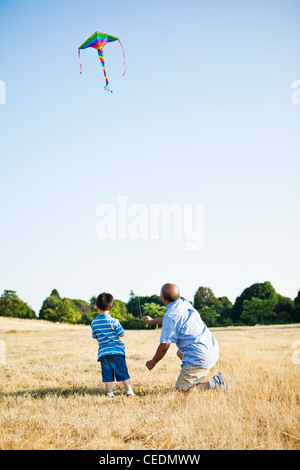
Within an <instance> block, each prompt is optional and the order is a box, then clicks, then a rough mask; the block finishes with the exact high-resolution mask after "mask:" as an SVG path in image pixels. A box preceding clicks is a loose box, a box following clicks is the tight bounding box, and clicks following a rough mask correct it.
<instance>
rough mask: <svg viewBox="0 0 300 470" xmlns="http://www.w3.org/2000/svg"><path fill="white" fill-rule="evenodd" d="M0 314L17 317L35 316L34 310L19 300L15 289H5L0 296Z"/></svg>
mask: <svg viewBox="0 0 300 470" xmlns="http://www.w3.org/2000/svg"><path fill="white" fill-rule="evenodd" d="M0 316H4V317H17V318H37V316H36V314H35V312H34V310H32V308H30V307H29V306H28V305H27V303H26V302H24V301H23V300H21V299H20V298H19V297H18V296H17V293H16V291H14V290H5V291H4V293H3V294H2V295H1V297H0Z"/></svg>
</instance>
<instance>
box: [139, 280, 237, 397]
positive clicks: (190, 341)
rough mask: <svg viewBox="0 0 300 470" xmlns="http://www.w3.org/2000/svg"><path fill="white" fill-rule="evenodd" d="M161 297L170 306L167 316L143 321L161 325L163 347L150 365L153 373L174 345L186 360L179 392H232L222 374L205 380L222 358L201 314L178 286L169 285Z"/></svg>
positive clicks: (178, 383) (149, 367)
mask: <svg viewBox="0 0 300 470" xmlns="http://www.w3.org/2000/svg"><path fill="white" fill-rule="evenodd" d="M160 298H161V300H162V302H163V304H164V305H166V313H165V315H164V317H161V318H154V319H152V318H151V317H149V316H146V317H143V318H142V320H143V321H144V322H146V323H148V324H161V325H162V329H161V336H160V345H159V346H158V348H157V351H156V353H155V355H154V356H153V358H152V359H151V360H150V361H147V362H146V366H147V368H148V369H149V370H151V369H153V367H155V365H156V364H157V363H158V362H159V361H160V360H161V359H162V358H163V357H164V356H165V354H166V352H167V350H168V349H169V347H170V344H171V343H175V344H176V346H177V347H178V351H177V356H178V357H179V358H180V359H181V360H182V365H181V372H180V374H179V376H178V379H177V382H176V385H175V389H176V390H181V391H184V392H191V391H195V390H207V389H222V390H224V391H227V390H228V386H227V383H226V381H225V379H224V376H223V374H222V373H221V372H218V373H217V374H216V375H215V376H214V377H213V378H212V379H211V380H209V381H205V378H206V376H207V375H208V372H209V370H210V369H211V368H212V367H213V366H214V365H215V364H216V362H217V360H218V359H219V345H218V342H217V340H216V339H215V338H214V337H213V335H212V333H211V332H210V330H209V329H208V328H207V326H206V324H205V323H204V322H203V320H202V319H201V317H200V315H199V313H198V312H197V310H195V308H194V307H193V306H192V305H191V304H190V303H189V302H187V301H186V300H183V299H181V298H180V293H179V289H178V287H177V286H176V285H175V284H165V285H163V286H162V288H161V293H160Z"/></svg>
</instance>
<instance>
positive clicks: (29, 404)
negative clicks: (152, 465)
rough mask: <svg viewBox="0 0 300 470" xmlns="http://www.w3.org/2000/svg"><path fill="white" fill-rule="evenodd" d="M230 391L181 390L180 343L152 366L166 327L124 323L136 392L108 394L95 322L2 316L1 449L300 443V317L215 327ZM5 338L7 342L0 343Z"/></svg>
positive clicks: (285, 446) (221, 365) (117, 389)
mask: <svg viewBox="0 0 300 470" xmlns="http://www.w3.org/2000/svg"><path fill="white" fill-rule="evenodd" d="M212 331H213V333H214V335H215V337H216V338H217V340H218V341H219V344H220V360H219V362H218V364H217V365H216V366H215V368H214V369H213V370H211V373H210V375H209V377H208V378H211V377H212V376H213V374H214V373H216V372H217V371H218V370H221V371H222V372H223V373H224V375H225V377H226V379H227V381H228V385H229V393H224V392H221V391H213V390H208V391H205V392H199V393H196V394H190V395H182V394H179V393H176V392H174V384H175V381H176V378H177V375H178V373H179V370H180V361H179V359H178V358H177V356H176V347H175V345H171V347H170V349H169V351H168V352H167V355H166V356H165V358H164V359H163V360H162V361H161V362H160V363H159V364H157V366H156V367H155V368H154V369H153V370H152V371H151V372H150V371H148V369H146V367H145V362H146V360H148V359H151V358H152V356H153V354H154V352H155V350H156V348H157V345H158V342H159V335H160V331H159V330H149V331H147V330H140V331H138V330H136V331H126V332H125V337H124V338H123V339H124V342H125V346H126V354H127V364H128V369H129V373H130V375H131V381H132V385H133V388H134V391H135V393H136V396H135V397H132V398H127V397H126V395H125V393H124V389H123V386H122V384H116V386H115V394H116V398H115V399H109V398H108V397H107V396H106V394H105V392H104V388H103V384H102V382H101V373H100V366H99V363H97V342H96V341H95V340H93V339H92V338H91V329H90V327H89V326H81V325H76V326H71V325H66V324H53V323H49V322H46V321H42V320H19V319H13V318H11V319H10V318H3V317H0V340H1V341H3V342H4V343H5V346H6V348H5V351H6V353H5V361H3V362H5V363H4V364H2V365H0V373H1V385H0V449H8V450H9V449H87V450H88V449H98V450H101V449H105V450H112V449H120V450H121V449H122V450H123V449H126V450H132V449H134V450H140V449H141V450H148V449H154V450H166V449H168V450H175V449H178V450H204V449H264V450H267V449H278V450H281V449H284V450H285V449H286V450H291V449H294V450H295V449H300V408H299V402H300V364H295V363H294V362H295V361H292V354H293V349H292V344H293V342H294V341H296V340H300V328H299V325H294V327H291V326H289V327H288V328H285V327H282V328H275V327H273V328H272V327H262V328H255V327H252V328H251V327H249V328H247V327H244V328H232V327H231V328H223V329H212ZM1 345H2V346H3V343H1Z"/></svg>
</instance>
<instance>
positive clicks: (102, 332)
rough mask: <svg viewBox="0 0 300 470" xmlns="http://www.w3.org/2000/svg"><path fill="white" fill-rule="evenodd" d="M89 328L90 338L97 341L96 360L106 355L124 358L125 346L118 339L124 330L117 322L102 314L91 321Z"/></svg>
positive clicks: (107, 314)
mask: <svg viewBox="0 0 300 470" xmlns="http://www.w3.org/2000/svg"><path fill="white" fill-rule="evenodd" d="M91 327H92V337H93V338H95V339H97V340H98V345H99V348H98V360H99V359H100V357H102V356H107V355H108V354H121V355H123V356H125V345H124V343H123V341H121V340H120V338H119V336H120V335H122V334H123V333H124V328H123V327H122V326H121V324H120V322H119V320H117V319H116V318H113V317H112V316H111V315H109V313H102V314H99V315H98V316H97V317H96V318H95V319H94V320H93V321H92V324H91Z"/></svg>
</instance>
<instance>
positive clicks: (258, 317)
mask: <svg viewBox="0 0 300 470" xmlns="http://www.w3.org/2000/svg"><path fill="white" fill-rule="evenodd" d="M275 305H276V298H273V299H259V298H257V297H252V299H251V300H247V299H245V300H244V304H243V311H242V315H241V319H242V320H244V321H245V323H246V324H248V325H255V324H257V323H262V324H264V323H267V324H268V323H269V322H270V320H272V319H274V318H275V317H276V313H275V312H274V307H275Z"/></svg>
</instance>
